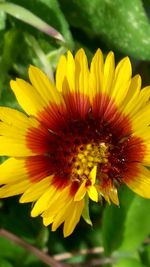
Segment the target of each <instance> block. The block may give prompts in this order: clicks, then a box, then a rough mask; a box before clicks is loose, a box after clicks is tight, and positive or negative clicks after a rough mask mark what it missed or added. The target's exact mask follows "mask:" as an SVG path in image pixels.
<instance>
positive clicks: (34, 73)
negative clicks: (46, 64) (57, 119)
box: [29, 66, 61, 104]
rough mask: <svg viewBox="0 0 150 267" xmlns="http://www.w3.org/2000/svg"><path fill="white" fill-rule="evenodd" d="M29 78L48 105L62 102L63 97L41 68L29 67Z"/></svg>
mask: <svg viewBox="0 0 150 267" xmlns="http://www.w3.org/2000/svg"><path fill="white" fill-rule="evenodd" d="M29 78H30V81H31V83H32V85H33V87H34V88H35V89H36V90H37V92H38V94H39V95H40V96H41V98H42V99H43V100H44V102H45V103H46V104H48V103H49V102H53V103H56V104H59V103H60V102H61V95H60V94H59V92H58V91H57V89H56V88H55V86H54V84H53V83H52V82H51V81H50V79H49V78H48V77H47V76H46V75H45V74H44V72H42V71H41V70H40V69H39V68H37V67H34V66H30V67H29Z"/></svg>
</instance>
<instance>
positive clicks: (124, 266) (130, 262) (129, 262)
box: [113, 258, 146, 267]
mask: <svg viewBox="0 0 150 267" xmlns="http://www.w3.org/2000/svg"><path fill="white" fill-rule="evenodd" d="M133 266H134V267H146V266H144V265H143V264H142V263H141V262H140V261H138V260H137V259H132V258H129V259H121V260H119V261H118V262H117V263H116V264H114V265H113V267H133Z"/></svg>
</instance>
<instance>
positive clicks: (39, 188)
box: [19, 176, 52, 203]
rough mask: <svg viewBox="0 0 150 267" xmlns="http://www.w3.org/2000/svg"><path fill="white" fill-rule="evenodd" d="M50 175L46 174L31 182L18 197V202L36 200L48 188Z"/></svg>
mask: <svg viewBox="0 0 150 267" xmlns="http://www.w3.org/2000/svg"><path fill="white" fill-rule="evenodd" d="M51 178H52V176H48V177H46V178H44V179H42V180H41V181H39V182H36V183H34V184H32V186H31V187H30V188H28V189H27V190H26V191H25V192H24V194H23V195H22V196H21V198H20V199H19V202H20V203H26V202H32V201H36V200H37V199H39V198H40V197H41V195H43V194H44V192H45V191H46V190H47V189H48V188H49V186H50V181H51Z"/></svg>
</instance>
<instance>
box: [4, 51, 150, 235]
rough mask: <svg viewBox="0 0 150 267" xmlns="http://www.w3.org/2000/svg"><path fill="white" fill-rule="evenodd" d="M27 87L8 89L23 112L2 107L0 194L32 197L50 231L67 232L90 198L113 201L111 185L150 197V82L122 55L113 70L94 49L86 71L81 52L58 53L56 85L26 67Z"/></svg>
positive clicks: (114, 194)
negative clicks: (144, 81) (60, 229)
mask: <svg viewBox="0 0 150 267" xmlns="http://www.w3.org/2000/svg"><path fill="white" fill-rule="evenodd" d="M29 78H30V81H31V84H30V83H28V82H26V81H24V80H22V79H16V81H11V83H10V84H11V88H12V90H13V92H14V94H15V96H16V98H17V100H18V102H19V104H20V106H21V107H22V108H23V110H24V111H25V113H21V112H19V111H17V110H13V109H11V108H7V107H1V108H0V144H1V145H0V155H1V156H9V157H10V158H9V159H7V160H6V161H5V162H4V163H3V164H1V166H0V184H1V187H0V197H1V198H4V197H9V196H13V195H18V194H22V196H21V198H20V202H21V203H25V202H34V203H35V204H34V207H33V209H32V212H31V216H33V217H35V216H38V215H41V216H42V218H43V223H44V225H45V226H48V225H49V224H52V231H55V230H56V229H57V228H58V227H59V226H60V225H61V224H62V223H63V233H64V236H65V237H66V236H68V235H70V234H71V233H72V232H73V230H74V228H75V226H76V225H77V223H78V222H79V220H80V217H81V216H82V215H83V213H84V210H85V206H86V205H87V203H88V201H87V200H88V199H91V200H92V201H95V202H98V200H100V199H101V198H102V197H103V198H104V199H105V200H106V201H108V202H109V203H110V202H113V203H114V204H116V205H118V204H119V200H118V195H117V190H118V187H119V186H120V185H121V184H126V185H127V186H128V187H129V188H130V189H131V190H133V191H134V192H136V193H137V194H139V195H141V196H143V197H145V198H150V172H149V170H148V169H147V168H146V167H145V166H148V165H150V127H149V124H150V117H149V114H150V102H149V97H150V86H148V87H145V88H143V89H142V90H141V78H140V76H139V75H136V76H134V77H133V78H132V71H131V64H130V60H129V58H128V57H125V58H123V59H122V60H121V61H120V62H119V63H118V65H117V66H116V68H115V60H114V54H113V53H112V52H110V53H109V54H108V55H107V57H106V59H105V61H104V59H103V55H102V52H101V51H100V49H98V50H97V52H96V53H95V55H94V57H93V59H92V62H91V65H90V68H89V67H88V61H87V57H86V55H85V53H84V51H83V49H80V50H79V51H78V52H77V53H76V55H75V57H73V56H72V54H71V52H68V53H67V56H61V58H60V61H59V63H58V67H57V71H56V85H54V84H53V83H52V82H51V81H50V80H49V79H48V77H47V76H46V75H45V74H44V73H43V72H42V71H41V70H39V69H38V68H36V67H34V66H30V67H29Z"/></svg>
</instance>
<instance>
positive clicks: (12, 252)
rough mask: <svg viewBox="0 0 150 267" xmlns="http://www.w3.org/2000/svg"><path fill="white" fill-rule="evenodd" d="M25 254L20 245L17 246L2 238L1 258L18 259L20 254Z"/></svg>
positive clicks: (0, 239)
mask: <svg viewBox="0 0 150 267" xmlns="http://www.w3.org/2000/svg"><path fill="white" fill-rule="evenodd" d="M23 252H24V249H23V248H21V247H20V246H19V245H16V244H14V243H13V242H11V241H9V240H7V239H6V238H4V237H1V236H0V258H1V257H3V258H7V259H13V258H17V256H18V255H19V254H22V253H23ZM0 266H1V265H0Z"/></svg>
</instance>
